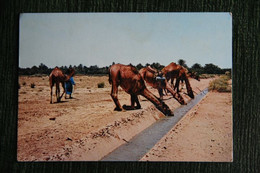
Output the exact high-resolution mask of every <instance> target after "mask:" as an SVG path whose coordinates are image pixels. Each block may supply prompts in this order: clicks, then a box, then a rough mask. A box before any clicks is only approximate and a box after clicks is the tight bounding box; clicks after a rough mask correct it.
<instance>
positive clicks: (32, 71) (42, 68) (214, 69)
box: [19, 59, 231, 75]
mask: <svg viewBox="0 0 260 173" xmlns="http://www.w3.org/2000/svg"><path fill="white" fill-rule="evenodd" d="M112 64H115V62H113V63H112ZM178 64H179V65H182V66H183V67H185V68H187V69H188V70H189V71H192V72H197V73H198V74H199V75H200V74H225V72H227V71H229V72H231V69H230V68H223V69H222V68H220V67H218V66H217V65H214V64H212V63H210V64H205V65H204V66H202V65H200V64H198V63H195V64H193V65H192V66H191V67H188V66H187V64H186V63H185V60H183V59H180V60H178ZM149 65H150V66H151V67H153V68H155V69H157V70H161V69H163V68H164V67H165V66H164V65H161V64H160V63H158V62H156V63H152V64H149V63H147V64H145V65H142V64H141V63H139V64H137V65H136V66H135V65H133V66H135V67H136V68H137V69H138V70H140V69H141V68H143V67H147V66H149ZM109 67H110V66H106V67H98V66H97V65H93V66H89V67H87V66H84V65H82V64H79V65H78V66H75V65H74V66H71V65H70V66H61V67H59V68H60V69H61V70H62V71H64V72H66V71H67V70H68V69H69V68H74V69H75V71H76V74H82V75H105V74H108V69H109ZM52 70H53V68H49V67H47V66H46V65H45V64H43V63H41V64H40V65H39V66H33V67H31V68H20V67H19V75H37V74H39V75H43V74H45V75H49V74H50V73H51V71H52Z"/></svg>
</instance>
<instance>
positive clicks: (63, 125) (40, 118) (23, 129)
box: [17, 76, 231, 161]
mask: <svg viewBox="0 0 260 173" xmlns="http://www.w3.org/2000/svg"><path fill="white" fill-rule="evenodd" d="M74 80H75V82H76V90H75V92H74V94H73V97H74V99H66V100H65V99H64V98H62V102H61V103H54V104H50V103H49V102H50V88H49V85H48V76H45V77H28V76H21V77H19V83H20V85H21V88H20V89H19V97H18V101H19V112H18V144H17V145H18V154H17V159H18V161H62V160H66V161H70V160H74V161H83V160H84V161H88V160H91V161H95V160H100V159H101V158H102V157H103V156H105V155H107V154H108V153H110V152H111V151H113V150H114V149H115V148H117V147H118V146H120V145H122V144H124V143H126V142H127V141H128V140H130V139H131V138H132V137H133V136H135V135H136V134H138V133H140V132H141V131H142V130H144V129H145V128H147V127H148V126H150V125H151V124H153V123H154V122H156V121H157V120H158V119H159V118H160V117H163V116H164V115H163V114H162V113H161V112H160V111H158V110H157V109H156V108H155V107H154V106H153V105H152V103H151V102H149V101H147V100H146V99H145V98H144V97H142V96H139V99H140V103H141V106H142V109H139V110H133V111H123V112H115V111H113V109H114V107H115V105H114V103H113V101H112V99H111V96H110V90H111V85H110V84H109V83H108V77H107V76H75V78H74ZM210 80H212V79H202V80H201V81H200V82H198V81H196V80H194V79H191V80H190V82H191V85H192V88H193V90H194V91H195V92H196V93H199V92H200V90H203V89H204V88H206V87H207V86H208V83H209V81H210ZM100 82H104V83H105V87H104V88H97V84H98V83H100ZM31 83H34V84H35V85H36V86H35V88H31V87H30V84H31ZM148 88H149V89H150V90H151V91H152V92H153V93H154V94H155V95H157V96H158V93H157V91H156V90H155V89H152V88H151V87H148ZM183 91H185V88H184V89H183ZM53 98H54V97H53ZM184 98H185V100H186V101H187V100H189V97H187V96H186V95H184ZM54 100H55V99H54ZM119 101H120V103H121V104H122V105H123V104H128V105H129V104H130V96H129V95H128V94H126V93H125V92H124V91H123V90H122V89H120V90H119ZM164 101H165V102H166V104H168V105H169V107H170V108H171V109H172V110H174V109H176V108H177V107H179V106H180V104H179V103H178V102H177V101H176V100H175V99H173V98H171V96H170V95H169V96H165V100H164ZM229 116H230V117H231V115H229ZM224 123H225V122H224Z"/></svg>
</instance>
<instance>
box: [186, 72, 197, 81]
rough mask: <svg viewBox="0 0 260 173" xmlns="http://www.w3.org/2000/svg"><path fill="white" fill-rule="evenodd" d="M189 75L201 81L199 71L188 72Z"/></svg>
mask: <svg viewBox="0 0 260 173" xmlns="http://www.w3.org/2000/svg"><path fill="white" fill-rule="evenodd" d="M188 76H189V77H191V78H193V79H196V80H197V81H200V76H199V75H198V73H197V72H191V71H190V72H188Z"/></svg>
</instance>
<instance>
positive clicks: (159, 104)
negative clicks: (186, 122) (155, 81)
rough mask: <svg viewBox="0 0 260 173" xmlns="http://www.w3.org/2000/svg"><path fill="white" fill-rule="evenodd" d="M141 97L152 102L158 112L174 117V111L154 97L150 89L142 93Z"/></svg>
mask: <svg viewBox="0 0 260 173" xmlns="http://www.w3.org/2000/svg"><path fill="white" fill-rule="evenodd" d="M141 95H142V96H144V97H145V98H146V99H148V100H149V101H150V102H152V103H153V104H154V105H155V106H156V108H157V109H158V110H160V111H161V112H162V113H163V114H164V115H169V116H171V115H172V116H173V113H172V111H171V110H170V108H169V107H168V106H167V105H166V104H165V103H164V102H161V101H160V100H159V99H158V98H157V97H156V96H155V95H153V94H152V93H151V92H150V91H149V90H148V89H146V88H145V89H144V90H143V91H142V92H141Z"/></svg>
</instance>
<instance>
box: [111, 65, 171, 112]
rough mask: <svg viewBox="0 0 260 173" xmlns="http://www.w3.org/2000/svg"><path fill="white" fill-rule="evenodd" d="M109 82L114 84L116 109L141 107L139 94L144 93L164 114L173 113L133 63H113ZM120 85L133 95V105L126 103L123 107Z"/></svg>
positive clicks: (112, 93)
mask: <svg viewBox="0 0 260 173" xmlns="http://www.w3.org/2000/svg"><path fill="white" fill-rule="evenodd" d="M109 83H110V84H112V90H111V97H112V99H113V101H114V103H115V105H116V107H115V109H114V110H116V111H122V109H125V110H133V109H140V108H141V105H140V103H139V100H138V97H137V96H138V95H142V96H144V97H145V98H146V99H148V100H149V101H151V102H152V103H153V104H154V105H155V106H156V107H157V109H159V110H160V111H161V112H162V113H163V114H165V115H173V113H172V111H171V110H170V108H169V107H168V106H167V105H166V104H165V103H164V102H163V101H161V100H160V99H159V98H157V97H156V96H155V95H153V94H152V93H151V92H150V91H149V90H148V89H147V88H146V86H145V83H144V80H143V78H142V77H141V75H140V74H139V72H138V70H137V69H136V68H135V67H133V66H132V65H123V64H114V65H112V66H111V67H110V69H109ZM119 86H121V88H123V89H124V90H125V92H127V93H128V94H130V95H131V106H126V105H124V106H123V107H121V105H120V103H119V101H118V97H117V95H118V87H119ZM135 103H136V106H135Z"/></svg>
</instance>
